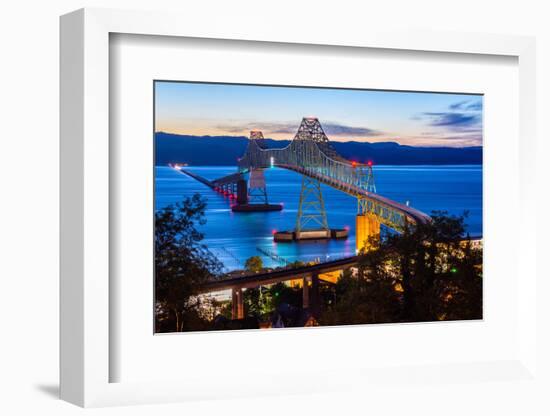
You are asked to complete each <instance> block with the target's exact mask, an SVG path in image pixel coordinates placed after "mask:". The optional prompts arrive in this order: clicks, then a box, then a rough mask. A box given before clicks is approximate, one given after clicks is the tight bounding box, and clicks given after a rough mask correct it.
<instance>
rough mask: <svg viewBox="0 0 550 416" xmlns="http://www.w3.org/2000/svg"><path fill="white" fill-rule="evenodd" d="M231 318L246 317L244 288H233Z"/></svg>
mask: <svg viewBox="0 0 550 416" xmlns="http://www.w3.org/2000/svg"><path fill="white" fill-rule="evenodd" d="M231 319H244V302H243V290H242V289H240V288H238V289H235V288H234V289H232V290H231Z"/></svg>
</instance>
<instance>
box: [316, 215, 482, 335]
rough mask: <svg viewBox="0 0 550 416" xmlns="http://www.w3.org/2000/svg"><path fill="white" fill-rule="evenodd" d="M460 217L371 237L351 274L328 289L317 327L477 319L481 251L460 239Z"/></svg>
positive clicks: (479, 313) (444, 217) (437, 217)
mask: <svg viewBox="0 0 550 416" xmlns="http://www.w3.org/2000/svg"><path fill="white" fill-rule="evenodd" d="M466 215H467V213H465V214H464V215H463V216H449V215H447V213H446V212H441V211H436V212H433V213H432V221H431V222H429V223H427V224H416V225H414V226H412V225H409V226H406V227H405V230H404V231H403V232H402V233H401V234H396V233H393V234H388V235H386V236H384V238H382V239H381V240H377V239H374V238H373V239H371V240H370V241H369V245H368V247H369V250H367V251H363V252H362V253H360V260H359V267H358V271H357V275H356V276H351V274H350V273H349V272H346V273H344V276H343V277H342V278H341V279H340V281H338V282H337V284H336V285H335V287H334V299H335V301H334V303H333V304H332V305H330V306H328V307H326V309H325V311H323V313H322V314H321V320H320V322H321V324H323V325H345V324H360V323H363V324H364V323H379V322H418V321H433V320H452V319H479V318H481V317H482V270H481V260H482V252H481V249H479V248H474V247H473V246H472V244H471V242H469V239H468V237H466V238H465V237H464V230H465V225H464V219H465V217H466Z"/></svg>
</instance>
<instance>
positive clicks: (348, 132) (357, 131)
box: [322, 123, 384, 137]
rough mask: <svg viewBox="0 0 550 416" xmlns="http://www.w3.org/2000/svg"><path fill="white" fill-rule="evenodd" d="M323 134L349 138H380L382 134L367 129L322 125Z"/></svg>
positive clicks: (329, 124)
mask: <svg viewBox="0 0 550 416" xmlns="http://www.w3.org/2000/svg"><path fill="white" fill-rule="evenodd" d="M322 126H323V129H324V130H325V133H326V134H327V135H329V136H350V137H365V136H381V135H383V134H384V133H383V132H381V131H378V130H375V129H370V128H368V127H353V126H346V125H343V124H336V123H325V124H322Z"/></svg>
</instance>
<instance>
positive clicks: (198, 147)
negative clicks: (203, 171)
mask: <svg viewBox="0 0 550 416" xmlns="http://www.w3.org/2000/svg"><path fill="white" fill-rule="evenodd" d="M247 142H248V138H247V137H244V136H188V135H178V134H169V133H162V132H159V133H156V134H155V145H156V155H155V161H156V164H157V165H166V164H168V163H173V162H185V163H188V164H189V165H210V166H227V165H234V164H235V163H236V161H237V158H239V157H241V156H242V155H243V153H244V151H245V149H246V145H247ZM266 142H267V145H268V146H269V147H271V148H277V147H285V146H286V145H287V144H288V143H289V141H288V140H271V139H266ZM332 145H333V146H334V148H335V149H336V151H337V152H338V153H339V154H340V155H342V156H343V157H345V158H347V159H350V160H357V161H359V162H365V161H367V160H372V161H373V162H374V163H376V164H378V165H467V164H481V163H482V148H481V147H479V146H476V147H465V148H454V147H414V146H404V145H400V144H398V143H394V142H384V143H366V142H332Z"/></svg>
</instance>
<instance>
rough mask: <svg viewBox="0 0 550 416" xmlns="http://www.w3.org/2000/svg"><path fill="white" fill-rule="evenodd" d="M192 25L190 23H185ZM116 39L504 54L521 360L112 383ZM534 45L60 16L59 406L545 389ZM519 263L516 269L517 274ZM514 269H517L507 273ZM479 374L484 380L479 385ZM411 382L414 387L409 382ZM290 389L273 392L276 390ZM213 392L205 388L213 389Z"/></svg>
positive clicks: (101, 14)
mask: <svg viewBox="0 0 550 416" xmlns="http://www.w3.org/2000/svg"><path fill="white" fill-rule="evenodd" d="M182 22H184V23H185V24H182ZM113 33H123V34H136V35H150V36H171V37H187V38H208V39H226V40H245V41H251V42H258V41H259V42H278V43H281V44H305V45H332V46H335V47H355V48H382V49H389V50H411V51H431V52H438V53H459V54H484V55H505V56H512V57H517V59H518V62H519V87H520V88H519V89H520V92H519V126H520V128H519V137H520V149H519V152H520V154H519V163H520V169H521V174H520V177H519V178H517V179H518V181H519V184H520V194H521V200H520V201H519V213H520V214H522V215H519V218H518V225H519V229H520V231H519V241H518V242H517V244H518V250H519V252H518V253H519V255H518V256H519V257H518V258H519V265H521V269H522V271H523V275H522V280H521V282H520V287H519V288H518V292H517V320H518V327H519V334H518V342H519V345H518V348H517V355H516V356H514V357H510V359H509V360H505V361H499V362H486V361H485V362H473V363H468V364H461V365H457V364H456V363H452V362H448V363H441V364H440V365H438V366H433V365H422V363H419V365H418V367H417V368H415V369H414V371H412V370H410V369H409V370H407V371H405V373H408V374H409V375H410V374H411V373H414V376H412V377H410V378H409V379H408V378H407V377H403V374H402V373H400V371H399V369H388V368H385V367H382V368H379V369H373V368H369V369H368V370H369V371H368V375H367V374H365V373H361V374H359V373H358V370H360V369H350V368H342V369H341V370H331V377H333V378H334V379H336V380H346V382H336V383H333V384H331V385H330V386H327V385H326V383H322V382H320V381H319V379H318V375H315V374H313V375H312V374H309V375H308V374H304V375H303V377H302V378H298V379H295V380H285V379H284V377H283V376H282V375H271V378H270V381H269V382H268V383H265V385H255V384H254V383H246V382H245V381H243V382H242V383H240V384H239V383H238V382H236V383H233V384H232V385H231V386H223V385H222V384H219V383H214V384H210V385H208V384H207V383H206V382H205V380H197V379H193V378H188V379H182V380H178V381H177V382H174V381H170V382H140V383H124V382H119V383H113V382H110V371H109V368H110V363H111V362H112V361H113V360H115V359H117V357H116V356H114V354H113V352H112V351H111V350H110V347H109V345H110V343H109V337H110V332H109V328H110V314H109V308H110V307H112V306H113V305H110V302H112V299H111V298H110V296H109V291H110V285H109V274H110V258H109V238H110V237H109V235H110V233H109V227H110V195H109V189H110V166H111V164H112V163H113V161H112V160H110V158H109V134H110V132H109V117H110V114H109V94H110V89H109V88H110V87H109V37H110V34H113ZM535 88H536V84H535V41H534V39H533V38H530V37H518V36H506V35H487V34H466V33H437V34H434V33H430V32H420V31H418V32H411V31H407V32H396V31H385V32H384V31H379V30H374V29H368V28H367V29H364V28H349V30H348V31H344V32H339V33H337V34H334V33H332V34H330V35H329V34H327V32H326V31H324V30H322V28H315V27H314V26H313V27H311V30H308V31H302V30H300V29H299V27H288V28H287V30H285V31H280V30H279V28H278V26H277V25H270V24H269V23H267V22H266V24H264V25H262V28H261V29H258V28H254V29H250V30H247V32H246V34H239V33H235V31H234V28H233V27H232V25H231V23H230V22H227V23H226V24H223V23H221V24H217V25H216V26H215V27H210V26H209V27H206V26H204V25H203V24H202V22H201V21H200V19H189V18H188V17H186V16H180V15H177V14H172V13H151V12H137V11H135V12H134V11H132V12H130V11H118V10H106V9H83V10H79V11H76V12H73V13H71V14H68V15H65V16H63V17H62V18H61V282H60V286H61V306H60V316H61V339H60V350H61V351H60V359H61V370H60V372H61V389H60V394H61V398H62V399H64V400H67V401H69V402H71V403H75V404H77V405H80V406H85V407H88V406H106V405H120V404H137V403H159V402H168V401H182V400H192V399H199V398H215V397H218V398H219V397H239V396H241V397H242V396H248V395H250V396H252V395H258V394H273V393H275V394H278V393H288V392H293V393H296V392H303V393H308V392H312V391H317V392H318V391H338V390H342V389H349V388H352V387H351V386H354V387H353V388H357V389H358V390H357V391H361V388H366V387H367V386H368V388H369V389H372V388H373V386H375V385H376V384H377V383H381V384H384V383H387V382H388V380H389V378H388V377H390V375H391V376H392V377H399V378H401V379H403V380H405V381H404V382H403V385H404V387H403V388H406V386H407V385H409V386H410V384H412V383H415V382H416V381H418V380H419V379H420V380H424V381H426V380H427V382H428V383H429V382H434V380H437V381H438V382H439V381H440V379H439V378H438V377H439V374H440V373H441V372H447V373H448V374H447V376H446V377H447V378H448V379H447V381H448V382H452V380H453V379H454V380H458V381H461V382H472V383H480V382H481V381H482V380H484V379H486V378H487V377H488V378H489V379H491V380H498V379H499V377H501V378H502V379H503V380H507V381H510V380H512V381H517V382H518V383H520V382H522V381H525V380H530V382H531V383H537V382H538V381H537V380H538V379H537V362H536V346H537V338H536V330H537V328H536V319H535V318H536V302H535V297H536V280H537V271H536V269H535V263H536V262H535V258H534V256H535V254H534V253H535V250H534V249H533V244H534V243H533V242H534V241H536V236H535V230H536V225H535V218H534V216H532V215H528V214H529V213H530V212H532V211H533V208H534V204H535V202H534V193H535V190H534V186H533V182H532V179H531V178H532V176H533V172H534V169H535V139H536V136H535V134H536V132H535V127H534V126H535V125H536V120H535V114H536V111H535ZM519 265H518V266H519ZM515 272H517V271H514V270H511V271H510V273H515ZM476 372H482V373H483V374H484V375H485V377H478V376H476V375H475V373H476ZM407 380H408V381H407ZM283 384H284V385H285V386H286V387H284V388H283V387H281V388H278V389H277V388H275V386H282V385H283ZM207 386H208V387H207Z"/></svg>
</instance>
